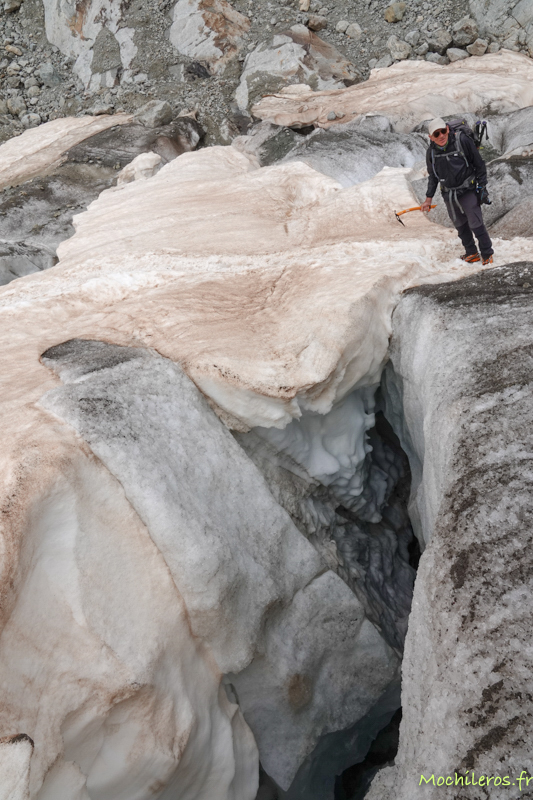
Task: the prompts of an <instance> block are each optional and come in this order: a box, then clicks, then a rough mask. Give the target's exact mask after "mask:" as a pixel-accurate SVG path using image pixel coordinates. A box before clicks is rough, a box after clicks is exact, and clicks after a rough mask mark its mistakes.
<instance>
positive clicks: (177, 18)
mask: <svg viewBox="0 0 533 800" xmlns="http://www.w3.org/2000/svg"><path fill="white" fill-rule="evenodd" d="M172 18H173V22H172V26H171V28H170V41H171V43H172V44H173V45H174V47H175V48H176V50H177V51H178V52H179V53H181V54H182V55H185V56H187V57H188V58H192V59H194V60H195V61H200V62H204V63H206V64H208V65H209V68H210V69H211V71H212V72H214V73H217V72H220V71H221V70H222V69H223V68H224V67H225V65H226V64H227V63H228V62H229V61H231V59H233V58H234V57H235V56H236V55H237V53H238V52H239V49H240V47H241V46H242V37H243V35H244V34H245V33H247V32H248V31H249V29H250V20H249V19H248V17H245V16H244V15H243V14H241V13H240V12H238V11H237V10H236V9H235V8H233V6H232V5H230V3H228V2H226V0H212V2H211V3H210V4H209V7H206V4H205V2H203V0H178V2H177V3H176V5H175V6H174V9H173V12H172Z"/></svg>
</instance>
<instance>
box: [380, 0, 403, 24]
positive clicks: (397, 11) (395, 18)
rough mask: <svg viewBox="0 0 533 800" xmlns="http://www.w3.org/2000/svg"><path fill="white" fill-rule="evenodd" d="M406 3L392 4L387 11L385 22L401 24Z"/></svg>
mask: <svg viewBox="0 0 533 800" xmlns="http://www.w3.org/2000/svg"><path fill="white" fill-rule="evenodd" d="M406 8H407V5H406V3H392V4H391V5H390V6H388V7H387V8H386V9H385V14H384V19H385V22H390V23H393V22H401V20H402V19H403V17H404V14H405V10H406Z"/></svg>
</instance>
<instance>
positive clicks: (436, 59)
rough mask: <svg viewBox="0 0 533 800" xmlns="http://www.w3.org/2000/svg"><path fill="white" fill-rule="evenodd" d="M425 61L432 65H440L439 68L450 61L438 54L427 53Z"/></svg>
mask: <svg viewBox="0 0 533 800" xmlns="http://www.w3.org/2000/svg"><path fill="white" fill-rule="evenodd" d="M426 61H430V62H431V63H432V64H440V65H441V66H445V65H446V64H449V63H450V59H449V58H448V57H447V56H441V55H440V53H428V54H427V55H426Z"/></svg>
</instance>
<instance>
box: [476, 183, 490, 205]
mask: <svg viewBox="0 0 533 800" xmlns="http://www.w3.org/2000/svg"><path fill="white" fill-rule="evenodd" d="M476 192H477V200H478V203H479V205H480V206H482V205H486V206H491V205H492V200H490V199H489V193H488V191H487V187H486V186H477V187H476Z"/></svg>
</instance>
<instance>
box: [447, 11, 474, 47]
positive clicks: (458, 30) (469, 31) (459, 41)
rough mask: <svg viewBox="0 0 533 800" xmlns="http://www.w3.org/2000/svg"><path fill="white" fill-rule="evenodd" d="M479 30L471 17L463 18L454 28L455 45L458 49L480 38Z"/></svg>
mask: <svg viewBox="0 0 533 800" xmlns="http://www.w3.org/2000/svg"><path fill="white" fill-rule="evenodd" d="M478 33H479V29H478V26H477V24H476V21H475V20H473V19H472V18H471V17H463V18H462V19H460V20H459V21H458V22H456V23H455V25H454V26H453V27H452V38H453V43H454V44H455V45H457V46H458V47H465V46H466V45H467V44H472V42H474V41H475V40H476V39H477V37H478Z"/></svg>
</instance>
